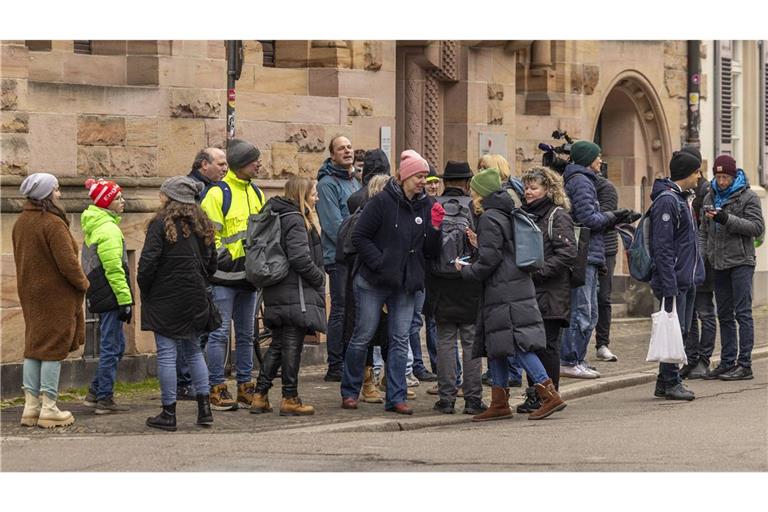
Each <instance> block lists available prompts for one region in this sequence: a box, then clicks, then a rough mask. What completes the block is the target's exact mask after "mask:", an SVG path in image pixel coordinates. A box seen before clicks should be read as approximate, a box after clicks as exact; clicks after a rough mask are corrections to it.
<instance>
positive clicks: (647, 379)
mask: <svg viewBox="0 0 768 512" xmlns="http://www.w3.org/2000/svg"><path fill="white" fill-rule="evenodd" d="M766 331H768V308H761V309H760V310H756V311H755V338H756V339H755V349H754V351H753V357H754V358H755V359H757V358H763V357H768V337H766V336H765V335H764V333H765V332H766ZM649 334H650V320H617V321H615V322H614V323H613V326H612V333H611V339H612V341H611V345H610V347H611V350H612V351H613V352H614V353H615V354H616V355H617V356H618V357H619V361H618V362H615V363H604V362H599V361H597V360H595V359H594V354H595V351H594V342H593V343H592V344H591V346H590V350H589V353H588V359H589V360H590V364H593V365H594V366H596V367H597V369H598V371H599V372H600V373H601V374H602V377H601V378H599V379H594V380H578V379H568V378H563V379H561V393H562V395H563V398H565V399H566V400H571V401H572V400H575V399H577V398H580V397H584V396H589V395H594V394H597V393H603V392H607V391H611V390H614V389H620V388H623V387H628V386H634V385H638V384H647V386H648V394H649V396H651V395H652V393H653V385H652V382H653V381H654V380H655V378H656V369H657V367H658V365H657V364H656V363H647V362H645V356H646V353H647V350H648V338H649ZM718 339H719V336H718ZM717 348H719V341H718V347H717ZM424 353H425V354H426V350H425V351H424ZM718 361H719V352H716V353H715V357H714V359H713V364H716V363H717V362H718ZM324 374H325V366H324V365H316V366H307V367H304V368H302V371H301V375H300V380H299V393H300V395H301V398H302V400H303V401H304V402H305V403H308V404H312V405H314V406H315V409H316V413H315V415H313V416H307V417H281V416H279V415H278V413H277V411H278V408H279V404H280V382H279V380H276V381H275V387H274V388H273V389H272V390H271V392H270V401H271V403H272V406H273V407H274V409H275V412H274V413H272V414H250V413H249V412H248V411H247V410H244V409H241V410H238V411H228V412H218V411H214V424H213V425H212V426H211V427H209V428H204V427H199V426H197V425H195V423H194V422H195V419H196V414H197V412H196V404H195V403H194V402H186V401H185V402H179V403H178V405H177V417H178V432H177V434H178V433H183V432H198V433H199V432H210V433H212V434H213V433H217V432H230V433H233V432H234V433H237V432H248V433H259V432H266V431H271V430H283V429H297V431H302V432H330V431H336V432H343V431H354V432H366V431H400V430H411V429H418V428H425V427H432V426H439V425H451V424H454V423H463V422H468V421H470V419H471V417H470V416H469V415H465V414H461V410H462V409H463V406H464V401H463V399H461V398H459V399H458V400H457V402H456V409H457V411H456V412H457V414H453V415H445V414H440V413H436V412H434V411H432V405H433V404H434V402H435V401H436V400H437V397H436V396H433V395H429V394H427V389H428V388H430V387H431V386H432V384H433V383H429V382H424V383H422V384H421V385H420V386H418V387H416V388H412V389H413V390H414V391H415V392H416V399H415V400H413V401H411V402H409V405H411V406H412V407H413V409H414V415H413V416H401V415H397V414H394V413H390V412H385V411H384V407H383V405H382V404H365V403H362V402H360V405H359V409H357V410H344V409H341V407H340V404H341V398H340V395H339V384H338V383H329V382H324V381H323V375H324ZM229 386H230V390H231V391H234V390H235V385H234V382H232V381H230V382H229ZM484 393H485V400H486V402H487V403H488V402H490V388H489V387H484ZM511 393H512V396H513V398H514V402H515V403H514V405H517V404H518V403H520V402H522V400H523V397H522V396H521V395H522V393H523V389H522V388H512V389H511ZM117 401H118V402H120V403H124V404H125V405H129V406H130V407H131V410H130V412H127V413H121V414H113V415H106V416H96V415H94V414H93V412H92V411H91V410H90V409H87V408H85V407H83V406H82V405H81V404H80V402H61V404H60V406H61V408H62V409H66V410H70V411H72V413H73V414H74V415H75V418H76V421H75V423H74V424H73V425H71V426H70V427H66V428H61V429H53V430H45V429H40V428H25V427H21V426H20V425H19V421H20V417H21V410H22V407H11V408H6V409H4V410H3V411H2V412H0V427H1V428H2V435H3V436H6V437H7V436H25V437H37V436H49V435H94V434H107V435H121V434H146V435H173V434H171V433H165V432H161V431H158V430H155V429H149V428H148V427H146V426H145V424H144V422H145V420H146V418H147V417H149V416H154V415H155V414H157V413H158V412H159V411H160V398H159V394H158V393H152V394H134V395H132V396H131V397H130V398H128V399H126V398H122V397H119V396H118V397H117ZM571 407H578V404H572V405H571ZM562 414H564V415H567V414H568V409H566V410H565V411H564V412H563V413H562Z"/></svg>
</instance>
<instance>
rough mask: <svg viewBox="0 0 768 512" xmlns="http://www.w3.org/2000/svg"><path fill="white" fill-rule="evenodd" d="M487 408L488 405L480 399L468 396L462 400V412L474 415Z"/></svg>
mask: <svg viewBox="0 0 768 512" xmlns="http://www.w3.org/2000/svg"><path fill="white" fill-rule="evenodd" d="M487 410H488V406H487V405H485V403H484V402H483V401H482V400H479V399H477V398H468V399H466V400H464V410H463V411H461V412H462V414H471V415H472V416H476V415H478V414H480V413H483V412H485V411H487Z"/></svg>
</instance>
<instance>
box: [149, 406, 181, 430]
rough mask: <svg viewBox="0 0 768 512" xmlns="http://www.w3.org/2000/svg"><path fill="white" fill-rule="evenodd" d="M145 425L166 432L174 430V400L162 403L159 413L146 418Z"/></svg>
mask: <svg viewBox="0 0 768 512" xmlns="http://www.w3.org/2000/svg"><path fill="white" fill-rule="evenodd" d="M146 425H147V426H148V427H152V428H158V429H160V430H166V431H168V432H176V402H173V403H172V404H170V405H164V406H163V410H162V411H161V412H160V414H158V415H157V416H154V417H152V418H147V421H146Z"/></svg>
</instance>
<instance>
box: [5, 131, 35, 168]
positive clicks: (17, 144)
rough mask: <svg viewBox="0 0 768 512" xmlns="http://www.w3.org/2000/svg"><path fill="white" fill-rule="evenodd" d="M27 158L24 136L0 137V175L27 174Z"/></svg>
mask: <svg viewBox="0 0 768 512" xmlns="http://www.w3.org/2000/svg"><path fill="white" fill-rule="evenodd" d="M29 158H30V153H29V144H27V135H26V134H16V133H5V134H3V135H1V136H0V173H2V174H20V175H25V174H27V171H28V169H29Z"/></svg>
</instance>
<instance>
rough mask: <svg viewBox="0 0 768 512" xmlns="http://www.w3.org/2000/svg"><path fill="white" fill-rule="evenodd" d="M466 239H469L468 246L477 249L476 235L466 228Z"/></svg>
mask: <svg viewBox="0 0 768 512" xmlns="http://www.w3.org/2000/svg"><path fill="white" fill-rule="evenodd" d="M467 238H468V239H469V245H471V246H472V247H474V248H475V249H477V233H475V232H474V231H472V230H471V229H470V228H467Z"/></svg>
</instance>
